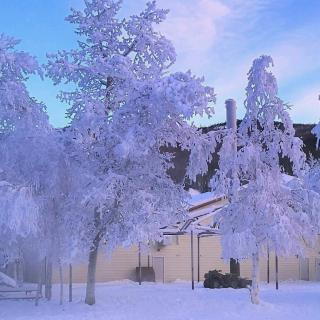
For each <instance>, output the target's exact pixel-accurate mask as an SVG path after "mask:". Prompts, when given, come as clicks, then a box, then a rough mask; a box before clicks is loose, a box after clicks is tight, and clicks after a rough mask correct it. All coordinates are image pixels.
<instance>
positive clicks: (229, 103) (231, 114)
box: [225, 99, 237, 130]
mask: <svg viewBox="0 0 320 320" xmlns="http://www.w3.org/2000/svg"><path fill="white" fill-rule="evenodd" d="M225 104H226V109H227V128H228V129H234V130H237V112H236V110H237V103H236V101H235V100H234V99H228V100H226V102H225Z"/></svg>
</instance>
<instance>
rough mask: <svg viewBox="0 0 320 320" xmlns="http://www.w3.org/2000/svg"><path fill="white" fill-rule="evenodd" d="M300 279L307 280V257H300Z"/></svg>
mask: <svg viewBox="0 0 320 320" xmlns="http://www.w3.org/2000/svg"><path fill="white" fill-rule="evenodd" d="M300 280H306V281H309V259H308V258H300Z"/></svg>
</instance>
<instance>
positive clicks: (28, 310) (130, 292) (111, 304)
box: [0, 281, 320, 320]
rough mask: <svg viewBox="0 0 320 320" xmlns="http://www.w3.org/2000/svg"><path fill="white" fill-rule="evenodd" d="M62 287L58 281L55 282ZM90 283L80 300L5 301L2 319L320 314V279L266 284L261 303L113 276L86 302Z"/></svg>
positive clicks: (240, 295) (203, 319)
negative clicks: (94, 301) (94, 299)
mask: <svg viewBox="0 0 320 320" xmlns="http://www.w3.org/2000/svg"><path fill="white" fill-rule="evenodd" d="M55 290H57V287H55ZM84 293H85V290H84V286H83V285H78V286H77V287H76V288H75V289H74V302H72V303H68V302H65V303H64V305H63V306H60V305H59V303H58V293H57V292H54V299H53V301H51V302H46V301H45V300H40V305H39V306H38V307H35V306H34V303H33V302H30V301H1V302H0V319H1V320H12V319H14V320H51V319H52V320H105V319H108V320H113V319H117V320H120V319H121V320H122V319H133V320H143V319H148V320H156V319H161V320H166V319H172V320H178V319H181V320H182V319H183V320H189V319H190V320H191V319H200V320H207V319H218V320H223V319H232V320H234V319H241V320H244V319H246V320H247V319H253V320H262V319H272V320H280V319H281V320H286V319H290V320H301V319H320V283H312V282H311V283H310V282H287V283H281V284H280V290H279V291H276V290H275V288H274V284H270V285H262V290H261V299H262V302H261V305H258V306H255V305H252V304H251V303H250V302H249V296H248V294H249V293H248V290H247V289H240V290H234V289H218V290H211V289H205V288H203V287H202V284H199V285H198V286H197V287H196V288H195V290H194V291H192V290H191V288H190V283H186V282H176V283H172V284H151V283H144V284H143V285H142V286H141V287H140V286H139V285H138V284H136V283H133V282H129V281H124V282H112V283H108V284H98V285H97V304H96V305H95V306H87V305H85V304H84V302H83V301H84Z"/></svg>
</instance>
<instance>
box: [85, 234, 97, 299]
mask: <svg viewBox="0 0 320 320" xmlns="http://www.w3.org/2000/svg"><path fill="white" fill-rule="evenodd" d="M99 242H100V239H99V237H98V238H96V240H95V241H94V245H93V247H92V249H91V251H90V253H89V263H88V274H87V287H86V299H85V303H86V304H89V305H93V304H95V303H96V299H95V286H96V268H97V258H98V248H99Z"/></svg>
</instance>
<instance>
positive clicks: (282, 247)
mask: <svg viewBox="0 0 320 320" xmlns="http://www.w3.org/2000/svg"><path fill="white" fill-rule="evenodd" d="M271 65H273V61H272V58H271V57H269V56H261V57H260V58H258V59H255V60H254V62H253V66H252V67H251V69H250V71H249V73H248V80H249V83H248V86H247V88H246V100H245V109H246V113H245V116H244V119H243V121H242V122H241V125H240V127H239V129H238V132H237V136H236V135H235V134H234V133H233V132H231V133H230V134H229V136H228V137H227V138H226V139H225V141H224V143H223V146H222V148H221V150H220V163H219V171H218V173H217V176H216V177H215V178H214V180H213V186H214V187H215V188H217V187H219V188H220V189H221V190H222V191H223V192H225V193H226V194H227V196H228V199H229V205H228V206H227V207H226V208H225V209H223V210H222V211H221V213H220V214H219V215H218V216H217V222H218V223H219V226H220V230H221V233H222V247H223V256H224V257H225V258H236V259H243V258H248V257H249V258H251V259H252V281H253V282H252V288H251V300H252V302H253V303H255V304H257V303H259V256H260V255H263V254H265V253H266V252H267V249H268V250H271V251H274V252H275V253H276V254H277V255H279V256H281V255H290V254H303V253H304V248H305V245H310V244H312V243H314V240H315V235H316V232H315V228H313V227H312V221H313V217H314V216H315V215H316V214H317V213H316V202H312V201H311V202H307V201H305V200H304V199H303V197H302V198H301V194H303V193H304V192H307V191H306V190H305V189H304V188H303V186H302V185H301V184H299V183H294V184H293V185H292V184H289V185H288V184H287V181H286V179H285V178H284V177H286V176H285V175H284V168H283V165H282V164H283V163H289V164H290V167H291V171H292V173H293V175H294V176H296V177H301V176H302V174H301V170H302V169H303V166H304V161H305V156H304V154H303V152H302V149H301V148H302V141H301V140H300V139H298V138H296V137H295V131H294V128H293V124H292V122H291V120H290V116H289V113H288V109H289V107H288V105H286V104H285V103H284V102H283V101H282V100H281V99H280V98H279V97H278V95H277V94H278V88H277V82H276V79H275V77H274V75H273V74H272V73H271V71H269V67H270V66H271ZM235 139H237V140H238V150H235V149H234V147H233V144H232V141H235ZM296 179H298V178H296Z"/></svg>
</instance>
